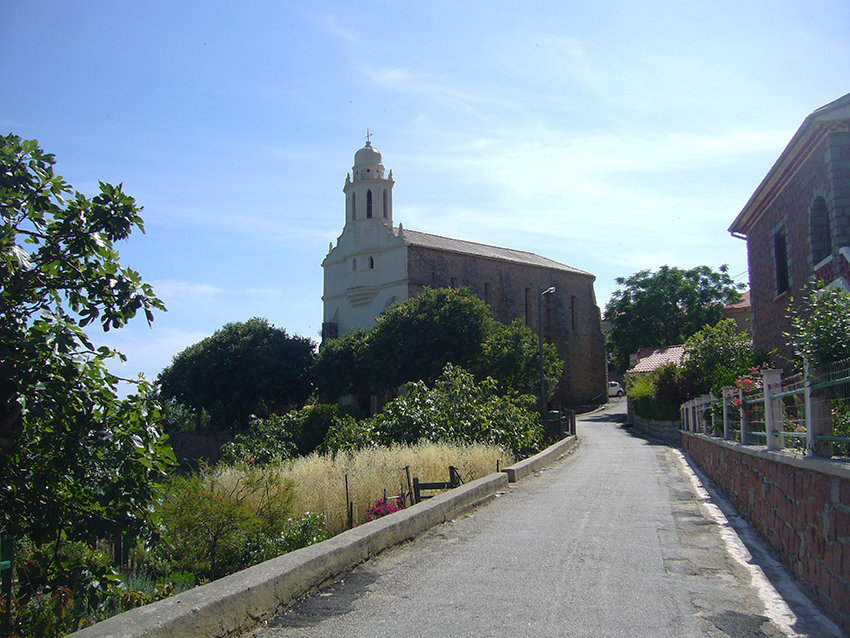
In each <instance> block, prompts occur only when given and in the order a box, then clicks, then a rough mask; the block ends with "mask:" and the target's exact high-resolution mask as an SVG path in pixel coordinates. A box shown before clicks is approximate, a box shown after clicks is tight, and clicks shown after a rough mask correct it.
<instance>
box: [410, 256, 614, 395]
mask: <svg viewBox="0 0 850 638" xmlns="http://www.w3.org/2000/svg"><path fill="white" fill-rule="evenodd" d="M594 279H595V278H594V277H593V275H591V274H588V273H575V272H570V271H567V270H559V269H554V268H544V267H540V266H534V265H530V264H521V263H514V262H507V261H501V260H496V259H489V258H485V257H477V256H473V255H465V254H461V253H451V252H446V251H441V250H436V249H430V248H422V247H414V246H411V247H409V248H408V286H409V296H411V297H413V296H415V295H417V294H419V293H420V292H422V290H423V289H424V288H425V287H431V288H449V287H455V288H461V287H464V286H465V287H468V288H470V289H471V290H472V291H473V292H474V293H475V294H476V295H477V296H478V297H479V298H481V299H483V300H484V301H485V302H486V303H488V304H489V305H490V307H491V309H492V310H493V316H494V317H495V318H496V319H497V320H498V321H500V322H503V323H510V322H512V321H514V320H516V319H520V320H522V321H524V322H525V324H526V325H527V326H529V327H530V328H531V329H532V330H533V331H534V332H535V333H537V330H538V320H539V319H538V314H537V313H538V298H539V291H540V288H541V287H542V288H543V289H544V290H545V289H546V288H549V287H550V286H555V288H556V292H555V294H553V295H547V296H546V297H545V298H544V301H543V309H544V315H543V334H544V340H545V341H546V342H548V343H554V344H555V346H556V347H557V348H558V352H559V354H560V356H561V358H562V359H563V360H564V374H563V377H562V378H561V381H560V383H559V384H558V387H557V388H556V390H555V394H554V396H553V397H552V400H551V404H552V406H553V407H555V408H556V407H558V406H568V405H577V404H584V403H589V402H604V401H606V400H607V385H608V377H607V367H606V364H605V342H604V336H603V334H602V327H601V323H600V313H599V307H598V306H597V305H596V296H595V293H594V290H593V282H594Z"/></svg>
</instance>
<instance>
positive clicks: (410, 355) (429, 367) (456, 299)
mask: <svg viewBox="0 0 850 638" xmlns="http://www.w3.org/2000/svg"><path fill="white" fill-rule="evenodd" d="M492 325H493V317H492V314H491V312H490V308H489V307H488V306H487V304H485V303H484V302H483V301H482V300H481V299H479V298H478V297H476V296H475V295H474V294H473V293H472V291H470V290H469V289H468V288H461V289H452V288H437V289H432V288H426V289H425V291H424V292H422V294H420V295H417V296H416V297H413V298H411V299H408V300H406V301H404V302H401V303H397V304H393V305H392V306H390V307H389V308H388V309H387V311H386V312H384V314H382V315H381V316H380V317H378V319H377V321H376V323H375V326H374V327H373V328H372V330H371V332H370V334H369V338H368V340H367V352H366V354H367V358H366V370H367V372H366V376H367V378H369V379H370V381H371V386H372V388H373V389H375V390H383V391H388V392H392V391H394V390H396V389H397V388H399V387H401V386H402V385H404V384H405V383H407V382H409V381H420V380H421V381H424V382H425V383H426V384H432V383H434V381H435V380H436V379H437V377H439V376H440V375H441V374H442V372H443V368H444V367H445V365H446V364H447V363H452V364H454V365H457V366H460V367H462V368H465V369H467V370H470V369H472V368H474V367H475V365H476V364H477V363H478V361H479V359H480V357H481V355H482V353H483V347H484V341H485V340H486V338H487V336H488V335H489V333H490V331H491V329H492Z"/></svg>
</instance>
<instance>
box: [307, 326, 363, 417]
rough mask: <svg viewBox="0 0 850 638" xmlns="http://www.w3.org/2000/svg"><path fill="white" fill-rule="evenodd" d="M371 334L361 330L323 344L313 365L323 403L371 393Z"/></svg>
mask: <svg viewBox="0 0 850 638" xmlns="http://www.w3.org/2000/svg"><path fill="white" fill-rule="evenodd" d="M369 334H370V331H369V330H365V329H362V328H361V329H358V330H352V331H351V332H348V333H347V334H345V335H344V336H342V337H340V338H339V339H328V340H326V341H324V342H323V343H322V347H321V348H319V353H318V355H317V356H316V360H315V362H314V364H313V374H314V376H315V379H316V385H317V387H318V391H319V396H320V398H321V400H322V401H324V402H326V403H334V402H337V401H338V400H339V398H340V397H343V396H346V395H359V394H363V393H365V394H368V392H369V387H370V380H369V379H368V378H367V377H366V375H367V368H366V362H367V361H368V357H369Z"/></svg>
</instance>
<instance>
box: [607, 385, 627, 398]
mask: <svg viewBox="0 0 850 638" xmlns="http://www.w3.org/2000/svg"><path fill="white" fill-rule="evenodd" d="M625 393H626V391H625V390H623V386H621V385H620V384H619V383H617V382H616V381H609V382H608V396H609V397H621V396H623V395H624V394H625Z"/></svg>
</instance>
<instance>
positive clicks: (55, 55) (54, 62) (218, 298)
mask: <svg viewBox="0 0 850 638" xmlns="http://www.w3.org/2000/svg"><path fill="white" fill-rule="evenodd" d="M0 24H2V25H3V36H2V38H0V80H2V87H3V88H2V90H0V132H2V133H3V134H6V133H9V132H13V133H15V134H18V135H20V136H22V137H24V138H36V139H38V140H39V142H40V143H41V145H42V147H43V148H44V149H45V150H47V151H49V152H52V153H54V154H55V155H56V157H57V160H58V164H57V171H58V172H59V173H60V174H61V175H63V176H64V177H65V179H66V180H67V181H69V182H70V183H71V184H72V185H73V186H74V187H76V188H77V189H78V190H80V191H82V192H84V193H86V194H88V195H92V194H94V193H95V192H96V185H97V182H98V180H101V181H106V182H111V183H118V182H123V184H124V189H125V191H126V192H128V193H129V194H131V195H132V196H134V197H135V198H136V200H137V202H138V203H139V204H140V205H142V206H143V207H144V212H143V217H144V219H145V226H146V234H145V235H141V234H137V235H134V236H133V237H131V239H130V240H129V242H126V243H124V244H122V245H121V246H119V249H120V251H121V256H122V261H123V262H124V263H125V264H126V265H129V266H131V267H133V268H134V269H136V270H138V271H140V272H141V274H142V276H143V278H144V279H145V280H146V281H148V282H150V283H151V284H153V286H154V289H155V291H156V292H157V294H158V295H159V296H160V297H161V298H162V299H163V300H164V302H165V304H166V306H167V307H168V309H169V310H168V312H167V313H159V314H158V315H157V317H156V319H155V321H154V324H153V327H151V328H149V327H148V326H147V324H146V323H145V322H144V320H143V319H137V320H135V321H134V322H132V323H131V325H130V326H129V327H128V328H125V329H124V330H122V331H118V332H115V333H109V334H108V335H107V336H106V337H105V338H102V337H101V336H99V335H93V336H95V337H96V338H97V339H99V340H100V342H101V343H108V344H109V345H112V346H114V347H117V348H119V349H120V350H122V351H123V352H125V354H127V356H128V357H129V360H128V362H127V364H126V365H124V366H123V367H120V368H116V369H115V371H116V372H118V373H120V374H121V375H123V376H135V375H136V373H138V372H144V373H145V374H146V376H148V377H149V378H151V379H152V378H154V377H155V376H156V374H157V373H158V372H159V371H160V370H161V369H162V368H163V367H164V366H166V365H167V364H168V363H169V362H170V360H171V357H172V356H173V355H174V354H176V353H177V352H179V351H180V350H181V349H182V348H184V347H186V346H188V345H190V344H191V343H194V342H196V341H198V340H200V339H201V338H203V337H205V336H207V335H209V334H212V332H214V331H215V330H216V329H217V328H219V327H221V326H222V325H224V324H225V323H227V322H230V321H244V320H246V319H249V318H251V317H254V316H259V317H265V318H267V319H269V321H271V322H272V323H274V324H275V325H277V326H279V327H283V328H286V330H287V332H289V333H290V334H298V335H303V336H308V337H311V338H313V339H316V340H318V333H319V330H320V328H321V321H322V305H321V294H322V269H321V265H320V264H321V261H322V259H323V258H324V256H325V254H326V253H327V249H328V243H329V242H331V241H335V240H336V238H337V236H338V235H339V233H340V232H341V230H342V225H343V221H344V200H343V194H342V187H343V184H344V180H345V175H346V173H347V172H348V171H350V170H351V165H352V163H353V156H354V153H355V152H356V151H357V149H359V148H360V147H362V146H363V144H364V142H365V135H366V129H367V128H369V129H370V131H371V132H372V134H373V137H372V143H373V145H374V146H375V147H376V148H377V149H379V150H380V151H381V152H382V153H383V157H384V165H385V166H386V167H387V169H392V170H393V176H394V178H395V180H396V185H395V188H394V191H393V193H394V195H393V201H394V220H395V222H396V223H398V222H402V223H403V224H404V226H405V227H407V228H412V229H416V230H421V231H425V232H430V233H436V234H441V235H447V236H450V237H458V238H462V239H468V240H471V241H477V242H481V243H488V244H494V245H499V246H507V247H511V248H518V249H522V250H529V251H533V252H536V253H538V254H541V255H544V256H546V257H549V258H551V259H555V260H558V261H561V262H564V263H567V264H569V265H571V266H575V267H577V268H581V269H583V270H587V271H590V272H592V273H594V274H595V275H596V277H597V280H596V295H597V300H598V302H599V305H600V307H601V308H604V305H605V303H606V301H607V300H608V298H609V297H610V295H611V293H612V292H613V291H614V290H615V288H616V285H615V283H614V278H615V277H618V276H628V275H630V274H632V273H634V272H636V271H638V270H641V269H644V268H650V269H656V268H658V267H659V266H662V265H665V264H667V265H671V266H680V267H686V268H689V267H693V266H696V265H700V264H707V265H709V266H712V267H715V268H716V267H718V266H719V265H720V264H724V263H726V264H729V268H730V272H731V274H733V275H736V276H739V277H738V279H739V280H741V281H746V274H745V273H746V268H747V266H746V251H745V244H744V243H743V242H742V241H740V240H737V239H733V238H732V237H730V235H729V234H728V232H727V231H726V229H727V228H728V226H729V225H730V223H731V222H732V220H733V219H734V218H735V216H736V215H737V214H738V212H740V210H741V208H742V207H743V206H744V204H745V203H746V201H747V199H748V198H749V196H750V195H751V194H752V192H753V191H754V190H755V188H756V187H757V186H758V184H759V182H760V181H761V179H762V178H763V177H764V175H765V174H766V172H767V171H768V170H769V169H770V167H771V166H772V165H773V162H774V161H775V160H776V158H777V157H778V155H779V153H780V152H781V151H782V149H783V148H784V147H785V145H786V143H787V142H788V141H789V140H790V138H791V136H792V135H793V134H794V132H795V131H796V130H797V128H798V127H799V125H800V124H801V123H802V121H803V119H804V118H805V117H806V115H808V114H809V113H811V112H812V111H813V110H815V109H816V108H818V107H820V106H822V105H824V104H826V103H828V102H830V101H832V100H834V99H836V98H838V97H841V96H842V95H844V94H846V93H848V92H850V37H849V36H848V34H850V3H848V2H846V0H808V1H807V2H805V3H802V2H791V1H787V2H786V1H782V0H772V1H757V2H749V1H746V0H736V1H735V2H728V1H725V0H719V1H712V2H688V1H683V0H677V1H675V2H672V1H670V2H667V1H658V2H649V1H647V2H628V1H602V2H596V3H587V2H572V1H565V2H535V1H534V0H523V1H522V2H492V0H491V1H489V2H477V1H476V2H457V1H456V2H443V1H440V0H437V1H433V0H432V1H431V2H428V3H413V2H410V3H400V2H382V1H379V0H374V1H372V2H368V3H363V2H324V1H321V0H320V1H314V2H306V3H305V2H287V1H281V2H252V1H250V0H248V1H246V2H242V3H238V4H237V3H229V2H228V3H225V2H209V1H207V2H203V3H202V2H188V1H180V0H173V1H171V2H155V1H154V2H124V1H123V0H110V1H109V2H101V1H96V0H92V1H89V2H80V1H75V0H64V1H60V0H55V1H44V0H28V1H26V2H21V1H12V0H0Z"/></svg>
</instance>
